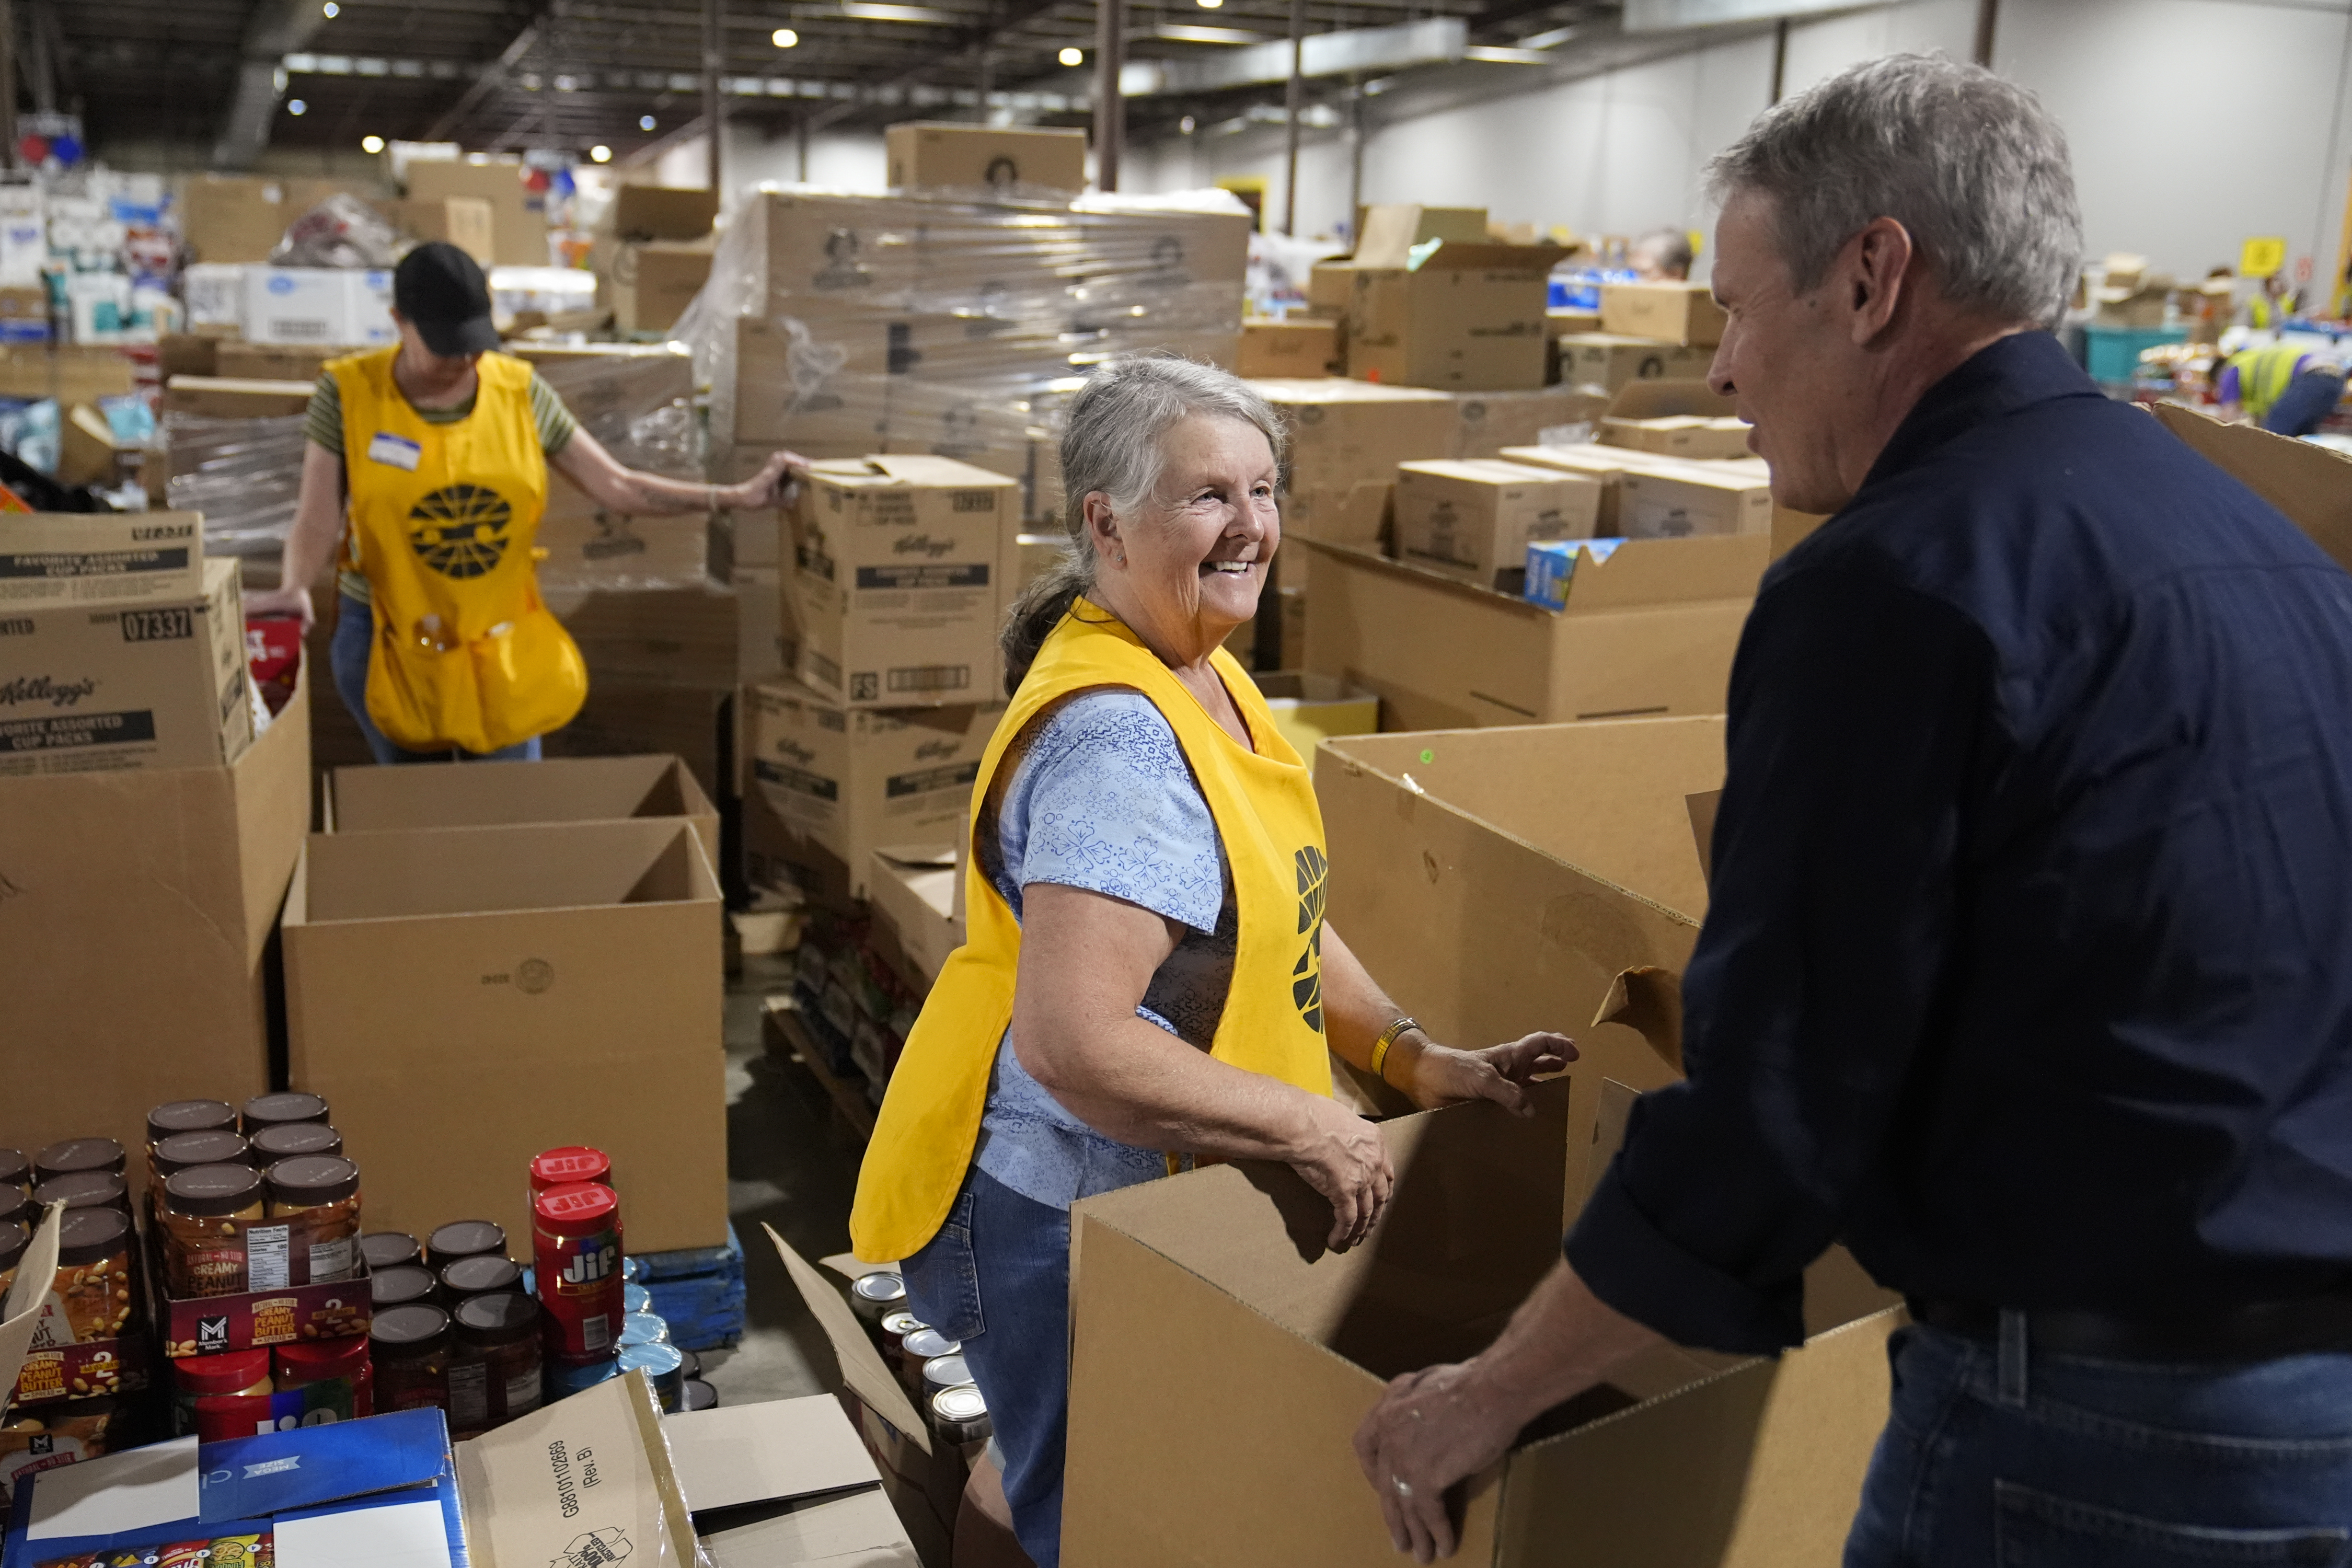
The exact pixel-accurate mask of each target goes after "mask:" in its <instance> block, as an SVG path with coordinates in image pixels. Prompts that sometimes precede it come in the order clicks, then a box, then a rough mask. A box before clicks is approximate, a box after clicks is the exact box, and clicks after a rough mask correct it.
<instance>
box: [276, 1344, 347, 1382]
mask: <svg viewBox="0 0 2352 1568" xmlns="http://www.w3.org/2000/svg"><path fill="white" fill-rule="evenodd" d="M270 1353H271V1354H272V1355H274V1356H275V1357H276V1358H277V1362H276V1367H275V1370H276V1372H277V1373H278V1380H279V1381H280V1382H281V1383H283V1384H304V1383H323V1382H325V1381H326V1380H327V1379H329V1378H331V1377H350V1376H352V1374H353V1373H357V1372H358V1371H359V1369H360V1368H361V1367H362V1366H364V1365H366V1364H367V1358H368V1342H367V1336H366V1335H365V1334H353V1335H350V1336H348V1337H346V1338H343V1339H340V1340H303V1341H300V1342H297V1343H294V1344H290V1345H279V1346H278V1348H277V1349H276V1350H275V1351H273V1352H270Z"/></svg>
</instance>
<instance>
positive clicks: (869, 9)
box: [841, 0, 964, 26]
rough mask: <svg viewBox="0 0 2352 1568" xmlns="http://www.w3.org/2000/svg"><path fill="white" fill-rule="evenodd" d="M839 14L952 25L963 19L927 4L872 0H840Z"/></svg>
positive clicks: (866, 18)
mask: <svg viewBox="0 0 2352 1568" xmlns="http://www.w3.org/2000/svg"><path fill="white" fill-rule="evenodd" d="M841 14H842V15H843V16H849V17H853V18H855V19H856V20H857V21H860V22H930V23H935V24H938V25H940V26H952V25H954V24H955V23H958V22H961V21H962V20H964V18H963V17H961V16H957V15H956V14H955V13H954V12H952V11H934V10H932V9H931V8H930V7H929V5H876V4H874V3H873V0H841Z"/></svg>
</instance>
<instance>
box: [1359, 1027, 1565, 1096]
mask: <svg viewBox="0 0 2352 1568" xmlns="http://www.w3.org/2000/svg"><path fill="white" fill-rule="evenodd" d="M1398 1047H1401V1048H1391V1051H1390V1053H1389V1060H1388V1061H1387V1062H1386V1063H1385V1064H1384V1068H1385V1072H1384V1075H1383V1076H1385V1077H1386V1078H1387V1079H1388V1080H1389V1082H1390V1083H1391V1084H1392V1085H1393V1086H1394V1087H1396V1088H1397V1089H1401V1090H1402V1091H1403V1093H1404V1095H1405V1097H1406V1098H1407V1099H1409V1100H1412V1102H1413V1104H1415V1105H1417V1106H1419V1107H1420V1108H1421V1109H1422V1110H1436V1109H1437V1108H1438V1107H1440V1106H1444V1105H1459V1104H1461V1103H1462V1102H1463V1101H1465V1100H1493V1101H1494V1102H1495V1103H1496V1104H1497V1105H1499V1106H1501V1107H1502V1108H1503V1109H1504V1110H1507V1111H1509V1112H1511V1114H1513V1115H1514V1116H1532V1115H1533V1114H1535V1107H1534V1106H1533V1105H1532V1104H1531V1103H1530V1102H1529V1101H1528V1093H1527V1088H1526V1086H1527V1085H1528V1084H1530V1083H1532V1082H1534V1081H1535V1080H1536V1079H1538V1078H1542V1077H1546V1076H1549V1074H1552V1073H1557V1072H1560V1071H1562V1070H1564V1069H1565V1068H1567V1066H1568V1064H1569V1063H1570V1062H1572V1061H1574V1060H1575V1059H1576V1042H1575V1041H1574V1040H1571V1039H1570V1038H1569V1037H1567V1036H1566V1035H1555V1034H1551V1033H1549V1032H1538V1033H1536V1034H1532V1035H1524V1036H1521V1037H1519V1038H1518V1039H1516V1040H1512V1041H1510V1042H1508V1043H1507V1044H1505V1045H1499V1046H1489V1047H1486V1049H1485V1050H1483V1051H1457V1050H1455V1049H1454V1048H1453V1047H1450V1046H1441V1045H1439V1044H1438V1043H1437V1042H1436V1041H1434V1040H1431V1039H1428V1038H1427V1037H1421V1036H1420V1034H1419V1031H1417V1030H1412V1031H1408V1032H1407V1034H1406V1036H1405V1037H1404V1038H1402V1039H1401V1040H1399V1042H1398ZM1416 1047H1417V1048H1416Z"/></svg>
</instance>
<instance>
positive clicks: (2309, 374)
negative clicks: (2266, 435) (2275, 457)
mask: <svg viewBox="0 0 2352 1568" xmlns="http://www.w3.org/2000/svg"><path fill="white" fill-rule="evenodd" d="M2343 400H2344V373H2343V372H2342V371H2340V370H2306V371H2305V372H2304V373H2303V374H2301V375H2298V376H2296V377H2295V378H2294V380H2293V381H2290V382H2288V383H2287V384H2286V390H2285V391H2284V392H2282V393H2280V394H2279V400H2278V401H2277V402H2276V403H2273V404H2272V405H2271V411H2270V416H2269V417H2267V418H2265V419H2264V420H2263V429H2265V430H2268V431H2270V432H2271V433H2272V434H2273V435H2275V436H2296V437H2302V436H2308V435H2310V434H2311V433H2312V432H2313V431H2315V430H2316V429H2318V428H2319V424H2320V421H2321V420H2323V419H2325V418H2326V417H2327V416H2329V415H2331V414H2333V413H2335V412H2336V405H2337V404H2338V403H2341V402H2342V401H2343Z"/></svg>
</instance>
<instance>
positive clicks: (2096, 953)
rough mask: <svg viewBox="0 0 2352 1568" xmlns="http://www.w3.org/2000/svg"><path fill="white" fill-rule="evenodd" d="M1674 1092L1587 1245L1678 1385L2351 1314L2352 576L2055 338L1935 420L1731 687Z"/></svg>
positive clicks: (1772, 582)
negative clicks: (1933, 1311) (1935, 1317)
mask: <svg viewBox="0 0 2352 1568" xmlns="http://www.w3.org/2000/svg"><path fill="white" fill-rule="evenodd" d="M1727 744H1728V748H1729V773H1728V775H1727V781H1726V784H1725V788H1724V794H1723V798H1722V801H1721V803H1720V805H1719V807H1718V814H1717V819H1716V828H1715V840H1714V886H1713V889H1712V900H1711V903H1710V906H1709V911H1708V915H1707V920H1706V927H1705V929H1704V930H1703V931H1701V933H1700V935H1699V940H1698V945H1697V949H1696V952H1695V953H1694V954H1693V956H1692V959H1691V963H1690V967H1689V970H1688V973H1686V974H1685V977H1684V982H1683V996H1684V1005H1685V1036H1684V1059H1685V1066H1686V1068H1687V1069H1688V1072H1689V1077H1688V1079H1687V1080H1686V1081H1685V1082H1682V1083H1679V1084H1676V1085H1675V1086H1673V1087H1671V1088H1668V1089H1661V1090H1659V1091H1657V1092H1655V1093H1653V1094H1648V1095H1644V1096H1643V1098H1642V1100H1641V1101H1640V1104H1639V1107H1638V1110H1636V1112H1635V1116H1634V1119H1633V1123H1632V1125H1631V1127H1630V1129H1629V1131H1628V1134H1627V1138H1626V1142H1625V1144H1624V1147H1623V1149H1622V1152H1620V1154H1619V1156H1618V1158H1617V1160H1616V1161H1615V1162H1614V1163H1612V1165H1611V1166H1610V1168H1609V1169H1608V1171H1607V1172H1606V1173H1605V1174H1604V1175H1603V1177H1602V1179H1601V1182H1600V1183H1599V1184H1598V1186H1597V1188H1596V1191H1595V1193H1594V1195H1593V1197H1592V1200H1591V1204H1590V1205H1589V1206H1588V1208H1587V1209H1586V1211H1585V1213H1584V1215H1583V1216H1582V1218H1581V1219H1580V1221H1579V1223H1578V1225H1577V1226H1576V1228H1575V1229H1574V1230H1573V1231H1572V1232H1571V1233H1570V1236H1569V1238H1568V1243H1567V1252H1568V1256H1569V1258H1570V1261H1571V1262H1572V1263H1573V1264H1574V1265H1575V1266H1576V1268H1577V1269H1578V1271H1579V1273H1580V1275H1581V1276H1582V1277H1583V1278H1584V1279H1585V1280H1586V1281H1587V1282H1588V1283H1589V1284H1590V1285H1591V1288H1592V1289H1593V1290H1594V1291H1595V1292H1596V1293H1597V1294H1598V1295H1599V1296H1600V1297H1601V1299H1602V1300H1605V1301H1607V1302H1609V1303H1610V1304H1611V1305H1612V1306H1613V1307H1615V1308H1616V1309H1617V1310H1620V1311H1622V1312H1624V1313H1626V1314H1627V1315H1629V1316H1631V1317H1633V1318H1635V1319H1638V1320H1640V1321H1643V1322H1644V1323H1647V1324H1649V1325H1650V1326H1651V1327H1653V1328H1654V1329H1657V1330H1659V1331H1663V1332H1664V1333H1666V1334H1668V1335H1671V1336H1672V1337H1674V1338H1675V1339H1677V1340H1679V1341H1682V1342H1685V1343H1690V1344H1696V1345H1704V1346H1708V1347H1712V1348H1716V1349H1721V1350H1728V1351H1745V1352H1760V1351H1769V1350H1772V1349H1775V1348H1778V1347H1780V1346H1783V1345H1788V1344H1793V1343H1796V1342H1799V1341H1800V1340H1801V1338H1802V1337H1803V1325H1802V1321H1801V1304H1802V1299H1803V1282H1802V1278H1801V1270H1802V1269H1803V1268H1804V1267H1805V1265H1806V1263H1807V1262H1809V1261H1810V1260H1811V1259H1812V1258H1814V1257H1815V1256H1817V1255H1818V1254H1819V1253H1821V1252H1822V1250H1823V1249H1824V1248H1825V1247H1828V1246H1829V1245H1830V1244H1831V1243H1832V1241H1843V1242H1844V1243H1845V1244H1846V1245H1847V1246H1848V1247H1850V1248H1851V1249H1852V1250H1853V1253H1854V1255H1855V1257H1856V1258H1858V1259H1859V1260H1860V1261H1861V1262H1862V1264H1863V1265H1864V1267H1865V1268H1867V1269H1869V1271H1870V1272H1871V1274H1872V1275H1873V1276H1874V1277H1875V1278H1876V1279H1878V1280H1879V1281H1880V1282H1882V1283H1883V1284H1885V1285H1887V1286H1890V1287H1892V1288H1895V1289H1901V1290H1906V1291H1912V1292H1916V1293H1921V1294H1927V1295H1934V1296H1942V1297H1948V1298H1957V1299H1959V1300H1967V1301H1970V1302H1975V1303H1979V1304H1982V1305H1987V1306H1996V1307H2020V1308H2029V1309H2032V1308H2083V1309H2091V1310H2105V1311H2108V1312H2113V1313H2117V1314H2123V1315H2127V1316H2133V1317H2137V1318H2153V1317H2161V1316H2163V1315H2165V1314H2167V1313H2169V1312H2176V1311H2193V1310H2199V1309H2201V1308H2205V1307H2211V1306H2221V1305H2228V1304H2232V1303H2237V1302H2242V1301H2248V1300H2262V1299H2266V1298H2272V1297H2277V1296H2282V1295H2291V1294H2297V1293H2303V1292H2309V1291H2314V1290H2318V1289H2326V1288H2328V1287H2331V1286H2336V1285H2340V1284H2343V1283H2345V1282H2346V1281H2347V1278H2352V578H2347V576H2346V574H2344V573H2343V572H2342V571H2340V570H2339V569H2338V568H2337V567H2336V565H2335V564H2334V563H2332V562H2330V561H2329V560H2328V559H2327V557H2326V555H2324V554H2323V553H2321V552H2320V550H2319V549H2318V547H2317V546H2316V545H2315V544H2313V543H2312V542H2311V541H2310V540H2309V539H2308V538H2306V537H2305V535H2304V534H2303V533H2302V532H2301V531H2299V530H2298V529H2296V528H2295V527H2294V525H2293V524H2292V523H2290V522H2288V521H2286V520H2285V519H2284V518H2283V517H2281V516H2280V515H2279V514H2278V513H2277V512H2276V511H2274V510H2272V508H2271V507H2269V506H2268V505H2266V504H2265V503H2264V502H2263V501H2262V500H2258V499H2257V498H2256V497H2255V496H2254V495H2253V494H2252V492H2250V491H2249V490H2247V489H2245V488H2244V487H2243V486H2242V485H2240V484H2239V483H2238V482H2237V481H2235V480H2234V479H2231V478H2229V477H2228V476H2227V475H2225V474H2223V473H2222V472H2221V470H2219V469H2218V468H2213V467H2212V466H2210V464H2208V463H2207V462H2205V461H2204V459H2202V458H2199V457H2197V456H2196V455H2195V454H2193V453H2192V452H2190V450H2189V448H2188V447H2186V446H2185V445H2183V444H2182V443H2181V442H2180V441H2179V440H2178V439H2176V438H2175V437H2173V436H2172V435H2171V434H2170V433H2168V431H2166V430H2165V429H2164V428H2163V427H2162V426H2159V425H2158V423H2157V422H2156V421H2155V420H2154V419H2152V418H2150V417H2149V416H2147V414H2146V413H2145V412H2143V411H2141V410H2139V409H2136V408H2132V407H2130V406H2127V405H2124V404H2120V403H2115V402H2111V401H2109V400H2108V399H2106V398H2105V397H2103V396H2101V395H2099V392H2098V390H2097V389H2096V387H2095V386H2094V385H2093V384H2092V383H2091V382H2090V380H2089V379H2088V378H2086V377H2085V376H2084V374H2083V373H2082V372H2081V371H2080V370H2078V369H2077V368H2075V366H2074V363H2072V362H2071V361H2070V360H2069V359H2068V358H2067V357H2066V355H2065V353H2064V352H2063V350H2062V349H2061V348H2060V347H2059V346H2058V343H2057V342H2056V341H2055V340H2054V339H2053V338H2051V337H2050V336H2048V335H2047V334H2045V333H2041V332H2032V333H2027V334H2024V335H2021V336H2016V337H2011V338H2007V339H2004V340H2002V341H2001V342H1997V343H1995V344H1993V345H1992V346H1991V347H1990V348H1987V349H1985V350H1984V351H1983V352H1982V353H1979V354H1977V355H1976V356H1975V357H1974V358H1972V359H1970V360H1969V362H1968V363H1966V364H1964V365H1962V366H1961V367H1960V368H1959V369H1958V370H1956V371H1954V372H1953V373H1952V374H1950V375H1949V376H1948V377H1947V378H1945V380H1944V381H1942V382H1941V383H1939V384H1937V385H1936V386H1935V387H1934V388H1933V389H1932V390H1930V391H1929V392H1928V393H1927V395H1926V396H1925V397H1923V398H1921V399H1920V401H1919V403H1918V405H1917V406H1916V408H1914V409H1913V410H1912V412H1911V414H1910V415H1909V416H1907V417H1906V419H1905V420H1904V422H1903V424H1902V426H1901V427H1900V428H1899V429H1898V430H1897V431H1896V433H1895V437H1894V439H1893V440H1892V441H1890V442H1889V443H1888V445H1887V447H1886V449H1885V452H1884V453H1882V454H1881V455H1880V457H1879V459H1878V461H1877V463H1876V465H1875V466H1874V468H1872V470H1871V472H1870V476H1869V478H1868V479H1866V480H1865V481H1864V484H1863V486H1862V489H1860V490H1859V491H1858V492H1857V493H1856V495H1855V496H1854V499H1853V501H1852V502H1850V503H1849V504H1848V505H1847V506H1846V508H1845V509H1844V510H1843V511H1841V512H1840V513H1838V515H1837V516H1836V517H1835V518H1833V519H1832V521H1829V522H1828V523H1826V524H1824V525H1823V526H1822V528H1821V529H1820V531H1818V532H1816V533H1815V534H1814V535H1813V536H1812V537H1811V539H1809V540H1807V541H1806V542H1804V543H1802V544H1801V545H1800V546H1799V547H1798V548H1797V549H1795V550H1793V551H1791V552H1790V553H1789V555H1788V556H1787V558H1785V559H1784V560H1782V561H1781V562H1780V563H1778V564H1777V565H1775V566H1774V567H1773V568H1772V570H1771V571H1770V572H1769V573H1768V574H1766V576H1765V578H1764V582H1763V585H1762V588H1761V591H1760V592H1759V595H1758V596H1757V600H1756V608H1755V611H1754V614H1753V615H1752V616H1750V617H1749V619H1748V626H1747V630H1746V632H1745V634H1744V636H1743V637H1742V638H1741V641H1740V647H1739V654H1738V660H1737V662H1736V663H1735V665H1734V667H1733V671H1732V680H1731V698H1730V710H1729V719H1728V728H1727Z"/></svg>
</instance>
